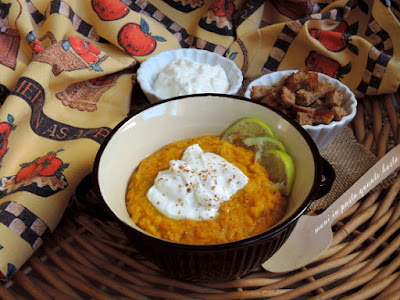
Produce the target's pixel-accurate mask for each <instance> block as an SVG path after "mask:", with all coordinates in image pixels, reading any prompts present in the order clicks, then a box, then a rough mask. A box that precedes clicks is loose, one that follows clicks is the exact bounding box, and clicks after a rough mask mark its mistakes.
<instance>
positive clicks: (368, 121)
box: [0, 95, 400, 299]
mask: <svg viewBox="0 0 400 300" xmlns="http://www.w3.org/2000/svg"><path fill="white" fill-rule="evenodd" d="M394 96H395V97H392V95H386V96H380V97H376V98H370V99H365V100H363V101H360V103H359V106H358V113H357V116H356V118H355V120H354V121H353V123H352V126H351V129H352V130H353V132H352V133H353V134H354V137H355V139H356V140H357V142H358V143H359V144H361V145H363V146H364V147H365V149H367V150H368V151H370V152H369V153H370V154H371V153H372V154H374V155H376V156H377V157H381V156H383V155H384V154H385V153H386V152H387V151H388V150H389V149H391V148H392V147H393V146H394V145H395V144H397V143H398V141H399V140H400V138H399V137H400V130H399V117H400V116H399V113H398V111H399V110H400V106H399V105H398V104H399V103H400V97H399V95H394ZM360 163H362V162H360ZM83 189H84V191H83V192H82V191H81V193H80V194H78V195H77V197H78V199H77V200H78V203H82V202H90V203H93V205H95V203H96V198H95V196H94V194H93V192H92V191H91V190H87V189H85V188H83ZM399 190H400V176H397V177H396V178H394V179H393V181H392V184H390V185H386V186H385V187H384V188H382V189H378V190H376V191H374V192H373V193H371V194H369V195H367V196H366V197H364V198H363V199H362V200H361V201H359V202H358V203H356V204H355V205H354V206H353V207H352V208H351V209H350V210H349V211H348V212H347V213H345V214H344V215H342V216H341V217H340V219H338V220H337V221H336V223H335V225H334V226H333V230H334V239H333V244H332V246H331V247H330V248H329V250H328V251H327V252H326V253H324V255H323V256H322V257H320V258H319V259H318V261H316V262H314V263H313V264H311V265H309V266H307V267H305V268H301V269H299V270H297V271H294V272H290V273H285V274H273V273H268V272H266V271H264V270H263V269H261V268H260V269H258V270H255V271H254V272H252V273H251V274H249V275H247V276H246V277H243V278H237V279H236V280H233V281H227V282H221V283H207V284H206V283H204V284H198V283H190V282H182V281H177V280H174V279H171V278H168V277H166V276H165V275H163V273H162V272H161V271H159V270H158V269H157V268H156V267H155V266H153V265H151V264H150V263H149V262H148V261H146V260H145V259H143V258H142V257H141V256H140V255H139V254H138V253H137V252H136V251H135V248H134V244H132V243H130V242H128V241H127V240H126V238H125V237H124V235H123V233H122V232H121V231H120V229H119V228H118V226H117V225H116V224H115V223H114V222H111V221H107V220H106V219H98V218H94V217H93V216H92V215H91V214H88V213H86V212H85V210H82V209H79V207H77V206H76V205H75V204H76V203H75V202H74V203H75V204H74V205H72V206H71V207H70V208H69V209H68V211H67V213H66V214H65V217H64V219H63V220H62V222H61V223H60V225H59V227H58V228H57V229H56V231H55V232H54V234H53V235H52V237H51V240H50V241H48V242H47V243H46V244H45V245H44V246H43V247H42V248H40V249H39V250H38V251H37V252H36V254H35V255H34V256H33V257H32V258H31V259H30V260H29V261H28V262H27V263H26V265H25V266H24V267H23V268H22V269H21V270H20V271H18V272H17V273H16V275H15V276H14V278H13V280H12V281H11V282H8V283H6V284H3V285H0V298H1V299H256V298H262V299H369V298H375V299H400V255H398V254H399V251H400V235H399V234H398V233H400V202H399V199H398V194H399ZM310 213H318V212H312V211H311V212H310ZM99 216H100V217H103V216H102V215H101V214H99Z"/></svg>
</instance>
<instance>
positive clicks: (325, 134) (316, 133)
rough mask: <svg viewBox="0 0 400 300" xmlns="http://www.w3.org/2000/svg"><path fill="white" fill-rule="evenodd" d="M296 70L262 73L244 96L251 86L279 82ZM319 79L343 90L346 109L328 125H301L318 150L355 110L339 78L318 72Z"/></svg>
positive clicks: (341, 128) (351, 99)
mask: <svg viewBox="0 0 400 300" xmlns="http://www.w3.org/2000/svg"><path fill="white" fill-rule="evenodd" d="M297 71H298V70H286V71H277V72H273V73H270V74H266V75H263V76H261V77H259V78H257V79H255V80H253V81H252V82H251V83H250V84H249V86H248V87H247V90H246V92H245V94H244V96H245V97H246V98H249V99H250V98H251V96H250V93H251V88H252V87H253V86H255V85H267V86H272V85H273V84H275V83H277V82H279V81H280V80H281V78H282V77H283V76H285V75H290V74H292V73H293V72H297ZM318 80H319V81H328V82H330V83H332V84H333V85H334V86H335V88H336V89H337V90H340V91H344V98H343V104H342V106H343V108H344V109H345V110H346V112H347V115H346V116H344V117H343V118H342V119H341V120H340V121H332V122H331V123H330V124H329V125H325V124H319V125H303V128H304V129H305V130H306V131H307V133H308V134H309V135H310V136H311V137H312V139H313V140H314V142H315V144H316V145H317V147H318V149H319V150H322V149H324V148H325V147H326V146H328V145H329V144H330V143H331V142H332V141H333V139H334V138H335V137H336V136H337V135H338V134H339V133H340V132H341V131H342V130H343V129H344V128H345V126H347V125H348V124H349V123H350V122H351V121H352V120H353V119H354V117H355V115H356V111H357V99H356V97H355V95H354V93H353V92H352V91H351V90H350V89H349V88H348V87H347V86H346V85H344V84H343V83H341V82H340V81H339V80H337V79H334V78H332V77H329V76H328V75H325V74H322V73H318Z"/></svg>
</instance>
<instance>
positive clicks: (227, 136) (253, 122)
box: [221, 117, 274, 143]
mask: <svg viewBox="0 0 400 300" xmlns="http://www.w3.org/2000/svg"><path fill="white" fill-rule="evenodd" d="M249 136H270V137H274V133H273V131H272V129H271V128H270V127H269V126H268V125H267V124H266V123H265V122H263V121H261V120H260V119H257V118H254V117H247V118H242V119H239V120H238V121H236V122H235V123H234V124H233V125H231V126H230V127H229V128H228V129H226V130H225V132H224V133H223V134H222V137H221V140H222V141H226V142H230V143H234V142H235V141H236V140H237V139H240V141H241V140H243V139H244V138H246V137H249Z"/></svg>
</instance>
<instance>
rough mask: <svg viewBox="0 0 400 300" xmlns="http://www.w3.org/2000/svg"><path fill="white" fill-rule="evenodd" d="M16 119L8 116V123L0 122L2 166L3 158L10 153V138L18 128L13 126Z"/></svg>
mask: <svg viewBox="0 0 400 300" xmlns="http://www.w3.org/2000/svg"><path fill="white" fill-rule="evenodd" d="M13 123H14V117H13V116H12V115H8V116H7V121H3V122H0V166H1V163H2V161H3V157H4V156H5V155H6V153H7V152H8V137H9V136H10V134H11V131H12V130H14V129H15V128H16V127H17V126H16V125H14V124H13Z"/></svg>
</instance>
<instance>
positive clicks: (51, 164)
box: [39, 157, 63, 176]
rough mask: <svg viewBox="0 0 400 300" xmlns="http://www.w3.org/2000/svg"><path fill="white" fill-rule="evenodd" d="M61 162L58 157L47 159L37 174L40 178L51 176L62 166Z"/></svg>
mask: <svg viewBox="0 0 400 300" xmlns="http://www.w3.org/2000/svg"><path fill="white" fill-rule="evenodd" d="M62 164H63V162H62V160H61V159H59V158H58V157H53V158H52V159H47V160H45V161H44V162H43V163H42V166H43V169H42V170H41V171H40V172H39V175H40V176H53V175H54V174H56V171H57V170H58V169H59V168H60V167H61V166H62Z"/></svg>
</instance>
